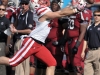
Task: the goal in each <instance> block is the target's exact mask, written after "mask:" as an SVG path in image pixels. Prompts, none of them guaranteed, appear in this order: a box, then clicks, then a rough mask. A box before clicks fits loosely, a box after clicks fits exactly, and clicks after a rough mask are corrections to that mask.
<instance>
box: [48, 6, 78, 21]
mask: <svg viewBox="0 0 100 75" xmlns="http://www.w3.org/2000/svg"><path fill="white" fill-rule="evenodd" d="M74 13H77V9H71V8H70V7H66V8H64V9H62V10H59V11H56V12H48V13H46V18H47V19H52V18H60V17H64V16H68V15H71V14H74Z"/></svg>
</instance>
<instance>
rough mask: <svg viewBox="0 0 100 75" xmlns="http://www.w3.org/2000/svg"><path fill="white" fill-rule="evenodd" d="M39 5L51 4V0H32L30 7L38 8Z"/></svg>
mask: <svg viewBox="0 0 100 75" xmlns="http://www.w3.org/2000/svg"><path fill="white" fill-rule="evenodd" d="M39 6H50V0H30V8H31V9H33V10H34V9H36V8H38V7H39Z"/></svg>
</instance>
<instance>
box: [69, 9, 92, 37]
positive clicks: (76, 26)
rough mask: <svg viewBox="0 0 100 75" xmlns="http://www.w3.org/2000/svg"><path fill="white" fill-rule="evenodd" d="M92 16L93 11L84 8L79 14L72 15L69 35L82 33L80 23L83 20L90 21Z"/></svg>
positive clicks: (73, 35)
mask: <svg viewBox="0 0 100 75" xmlns="http://www.w3.org/2000/svg"><path fill="white" fill-rule="evenodd" d="M91 17H92V12H91V11H90V10H88V9H86V10H84V11H83V12H80V13H78V14H75V15H73V16H70V22H69V27H68V35H69V37H78V36H79V33H80V31H79V30H80V23H81V22H82V21H87V22H89V21H90V20H91Z"/></svg>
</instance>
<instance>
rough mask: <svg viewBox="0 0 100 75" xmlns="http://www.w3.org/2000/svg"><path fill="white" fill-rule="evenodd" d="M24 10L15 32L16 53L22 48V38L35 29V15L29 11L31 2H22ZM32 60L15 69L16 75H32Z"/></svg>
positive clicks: (18, 17)
mask: <svg viewBox="0 0 100 75" xmlns="http://www.w3.org/2000/svg"><path fill="white" fill-rule="evenodd" d="M20 4H21V8H22V10H21V11H20V12H19V15H18V16H17V21H16V24H15V26H12V27H14V28H15V29H14V31H13V34H14V35H13V39H14V43H15V45H14V51H15V53H16V52H17V51H18V50H19V49H20V47H21V41H22V40H21V36H22V35H23V36H24V35H28V34H29V33H30V32H31V30H32V29H33V13H32V12H31V11H30V10H29V0H21V3H20ZM29 59H30V58H27V59H26V60H25V61H24V62H22V63H20V64H19V65H18V66H16V67H15V75H29V74H30V61H29Z"/></svg>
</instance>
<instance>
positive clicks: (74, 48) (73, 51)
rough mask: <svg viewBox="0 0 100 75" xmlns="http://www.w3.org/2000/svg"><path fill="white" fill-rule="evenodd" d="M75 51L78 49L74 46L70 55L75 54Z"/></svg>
mask: <svg viewBox="0 0 100 75" xmlns="http://www.w3.org/2000/svg"><path fill="white" fill-rule="evenodd" d="M77 51H78V48H77V47H75V46H74V47H73V48H72V53H73V54H77Z"/></svg>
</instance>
